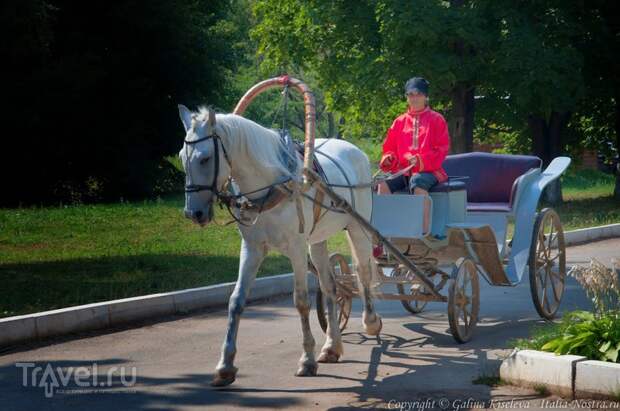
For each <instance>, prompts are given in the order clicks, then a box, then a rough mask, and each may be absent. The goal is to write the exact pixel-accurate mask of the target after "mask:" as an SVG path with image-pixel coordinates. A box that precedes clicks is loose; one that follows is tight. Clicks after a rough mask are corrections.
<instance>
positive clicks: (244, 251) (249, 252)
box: [211, 240, 267, 387]
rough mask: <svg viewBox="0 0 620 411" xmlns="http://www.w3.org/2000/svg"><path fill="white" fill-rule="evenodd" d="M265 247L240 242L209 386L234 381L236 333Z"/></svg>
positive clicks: (264, 252) (235, 370) (235, 372)
mask: <svg viewBox="0 0 620 411" xmlns="http://www.w3.org/2000/svg"><path fill="white" fill-rule="evenodd" d="M266 251H267V250H266V247H265V246H264V245H262V244H249V243H248V242H247V241H245V240H243V241H242V242H241V253H240V255H239V257H240V261H239V278H238V279H237V284H236V285H235V289H234V291H233V293H232V294H231V296H230V299H229V301H228V330H227V331H226V339H225V340H224V344H223V345H222V356H221V358H220V362H219V363H218V364H217V367H216V368H215V377H214V378H213V382H212V383H211V385H213V386H215V387H222V386H225V385H229V384H231V383H232V382H233V381H235V378H236V375H237V368H236V367H235V366H234V365H233V363H234V360H235V354H236V353H237V331H238V330H239V321H240V318H241V313H242V312H243V308H244V306H245V301H246V298H247V296H248V294H249V292H250V289H251V288H252V283H253V282H254V279H255V278H256V272H257V271H258V268H259V267H260V264H261V262H262V261H263V259H264V258H265V254H266Z"/></svg>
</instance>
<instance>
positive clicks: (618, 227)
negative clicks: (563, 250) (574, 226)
mask: <svg viewBox="0 0 620 411" xmlns="http://www.w3.org/2000/svg"><path fill="white" fill-rule="evenodd" d="M614 237H620V224H609V225H602V226H600V227H590V228H582V229H579V230H573V231H567V232H565V233H564V242H565V243H566V245H567V246H569V245H575V244H581V243H587V242H589V241H594V240H603V239H605V238H614Z"/></svg>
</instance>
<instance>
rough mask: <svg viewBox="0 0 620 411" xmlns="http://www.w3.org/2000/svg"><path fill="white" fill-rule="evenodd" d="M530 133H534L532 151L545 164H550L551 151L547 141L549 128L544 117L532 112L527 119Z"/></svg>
mask: <svg viewBox="0 0 620 411" xmlns="http://www.w3.org/2000/svg"><path fill="white" fill-rule="evenodd" d="M527 124H528V127H529V128H530V133H531V134H532V153H533V154H534V155H535V156H537V157H540V159H541V160H542V161H543V166H545V167H546V166H547V164H549V151H548V144H547V141H548V139H549V129H548V127H547V122H546V121H545V119H544V118H542V117H538V116H535V115H533V114H530V115H529V116H528V119H527Z"/></svg>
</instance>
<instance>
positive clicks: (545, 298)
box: [541, 271, 549, 310]
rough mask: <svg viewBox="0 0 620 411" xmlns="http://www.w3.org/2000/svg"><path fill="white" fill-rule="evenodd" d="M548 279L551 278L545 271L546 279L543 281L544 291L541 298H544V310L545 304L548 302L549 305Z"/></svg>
mask: <svg viewBox="0 0 620 411" xmlns="http://www.w3.org/2000/svg"><path fill="white" fill-rule="evenodd" d="M547 278H549V276H548V275H547V271H545V279H544V281H543V289H542V295H541V297H543V301H542V308H543V310H544V309H545V302H547V306H548V305H549V304H548V301H547Z"/></svg>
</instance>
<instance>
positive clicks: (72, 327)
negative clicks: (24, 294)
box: [0, 273, 318, 347]
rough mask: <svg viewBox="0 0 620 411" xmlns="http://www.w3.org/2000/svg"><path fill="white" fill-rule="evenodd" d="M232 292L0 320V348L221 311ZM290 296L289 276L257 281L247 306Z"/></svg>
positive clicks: (228, 288)
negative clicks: (168, 318)
mask: <svg viewBox="0 0 620 411" xmlns="http://www.w3.org/2000/svg"><path fill="white" fill-rule="evenodd" d="M317 285H318V281H317V280H316V278H315V277H314V275H311V274H310V275H308V288H309V290H310V291H315V290H316V288H317ZM234 288H235V283H225V284H216V285H210V286H207V287H200V288H191V289H187V290H181V291H173V292H169V293H160V294H151V295H145V296H140V297H132V298H125V299H122V300H113V301H104V302H101V303H94V304H87V305H80V306H76V307H68V308H62V309H59V310H52V311H43V312H40V313H35V314H28V315H20V316H16V317H8V318H0V347H3V346H8V345H12V344H16V343H20V342H23V341H28V340H36V339H40V338H46V337H53V336H59V335H65V334H71V333H76V332H80V331H92V330H99V329H104V328H109V327H113V326H117V325H122V324H128V323H132V322H137V321H141V320H146V319H149V318H157V317H162V316H166V315H173V314H186V313H188V312H191V311H195V310H198V309H203V308H215V307H220V308H221V307H224V306H226V304H228V298H229V297H230V294H232V292H233V289H234ZM292 292H293V274H292V273H291V274H282V275H274V276H270V277H264V278H257V279H256V281H255V282H254V285H253V287H252V290H251V292H250V295H249V297H248V302H252V301H255V300H261V299H266V298H271V297H274V296H278V295H285V294H291V293H292Z"/></svg>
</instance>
